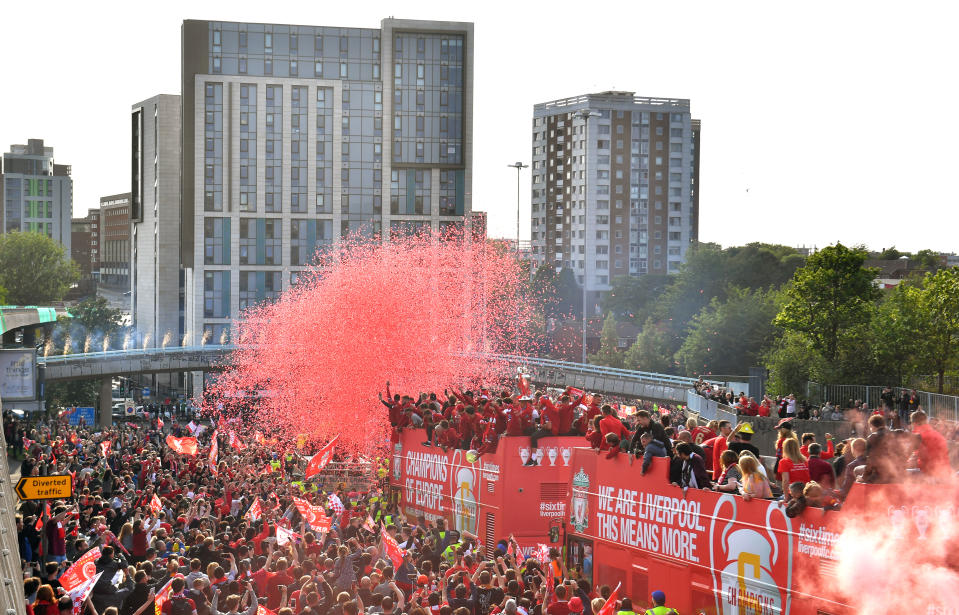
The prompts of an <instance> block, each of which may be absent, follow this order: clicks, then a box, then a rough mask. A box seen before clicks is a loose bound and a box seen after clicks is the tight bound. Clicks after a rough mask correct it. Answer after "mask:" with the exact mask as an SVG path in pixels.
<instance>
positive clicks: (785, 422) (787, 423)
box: [776, 418, 793, 429]
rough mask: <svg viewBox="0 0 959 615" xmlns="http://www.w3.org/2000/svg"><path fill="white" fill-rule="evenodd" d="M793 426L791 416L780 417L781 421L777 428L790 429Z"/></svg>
mask: <svg viewBox="0 0 959 615" xmlns="http://www.w3.org/2000/svg"><path fill="white" fill-rule="evenodd" d="M792 426H793V424H792V419H790V418H785V419H780V420H779V422H778V423H776V429H779V428H780V427H788V428H789V429H792Z"/></svg>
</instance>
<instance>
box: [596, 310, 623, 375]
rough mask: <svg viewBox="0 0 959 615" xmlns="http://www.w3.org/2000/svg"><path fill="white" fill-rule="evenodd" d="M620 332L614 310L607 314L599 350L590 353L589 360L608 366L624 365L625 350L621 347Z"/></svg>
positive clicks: (600, 337)
mask: <svg viewBox="0 0 959 615" xmlns="http://www.w3.org/2000/svg"><path fill="white" fill-rule="evenodd" d="M618 342H619V333H618V332H617V330H616V317H615V316H613V313H612V312H609V313H608V314H606V320H604V321H603V331H602V332H601V333H600V335H599V350H598V351H597V352H596V353H595V354H591V355H589V362H590V363H593V364H596V365H606V366H607V367H622V366H623V352H622V351H621V350H620V349H619V344H618Z"/></svg>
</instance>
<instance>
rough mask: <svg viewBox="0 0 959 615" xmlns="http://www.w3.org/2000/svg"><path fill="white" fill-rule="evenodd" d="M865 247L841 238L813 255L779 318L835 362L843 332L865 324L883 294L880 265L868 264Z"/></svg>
mask: <svg viewBox="0 0 959 615" xmlns="http://www.w3.org/2000/svg"><path fill="white" fill-rule="evenodd" d="M866 256H867V253H866V250H865V249H864V248H862V247H856V248H852V249H850V248H847V247H846V246H844V245H842V244H841V243H837V244H836V245H834V246H829V247H827V248H824V249H822V250H820V251H819V252H817V253H815V254H813V255H812V256H810V257H809V258H808V259H807V261H806V264H805V265H804V266H803V267H801V268H800V269H798V270H796V273H795V275H794V276H793V280H792V284H791V285H789V286H788V287H787V288H786V291H785V292H786V303H785V304H784V305H783V307H782V309H781V310H780V312H779V314H778V315H777V316H776V319H775V323H776V324H777V325H778V326H780V327H782V328H783V329H786V330H787V331H793V332H797V333H801V334H803V335H805V336H806V337H807V338H808V339H809V341H810V342H811V344H812V347H813V349H815V350H816V351H817V352H819V353H821V354H822V356H823V358H824V359H825V360H826V361H827V362H828V363H829V364H830V365H833V366H835V363H836V359H837V357H838V356H839V353H840V351H841V345H842V342H843V338H844V336H845V335H846V334H847V333H848V332H849V331H850V330H851V329H853V328H855V327H857V326H860V325H864V324H866V323H867V322H868V320H869V316H870V315H871V307H872V306H873V305H874V304H875V302H876V301H877V300H878V299H879V297H880V296H881V294H882V293H881V291H880V290H879V289H878V288H876V286H875V284H873V279H874V278H875V276H876V270H875V269H867V268H863V263H864V262H865V260H866Z"/></svg>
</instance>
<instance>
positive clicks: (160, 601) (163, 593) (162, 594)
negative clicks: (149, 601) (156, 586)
mask: <svg viewBox="0 0 959 615" xmlns="http://www.w3.org/2000/svg"><path fill="white" fill-rule="evenodd" d="M176 576H178V577H181V578H182V577H183V575H180V574H178V575H176ZM172 583H173V579H170V580H169V581H167V582H166V585H164V586H163V587H161V588H160V591H158V592H157V593H156V597H155V598H154V599H153V609H154V610H153V612H154V615H161V612H162V610H163V605H164V604H165V603H166V601H167V600H169V599H170V594H172V593H173V590H172V589H170V585H171V584H172Z"/></svg>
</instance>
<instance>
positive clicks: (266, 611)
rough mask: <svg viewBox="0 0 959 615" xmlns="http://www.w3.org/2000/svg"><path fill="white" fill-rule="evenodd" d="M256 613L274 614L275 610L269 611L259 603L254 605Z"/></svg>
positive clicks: (262, 614)
mask: <svg viewBox="0 0 959 615" xmlns="http://www.w3.org/2000/svg"><path fill="white" fill-rule="evenodd" d="M256 615H276V611H271V610H270V609H268V608H266V607H265V606H263V605H262V604H261V605H260V606H258V607H256Z"/></svg>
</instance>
